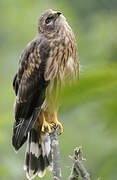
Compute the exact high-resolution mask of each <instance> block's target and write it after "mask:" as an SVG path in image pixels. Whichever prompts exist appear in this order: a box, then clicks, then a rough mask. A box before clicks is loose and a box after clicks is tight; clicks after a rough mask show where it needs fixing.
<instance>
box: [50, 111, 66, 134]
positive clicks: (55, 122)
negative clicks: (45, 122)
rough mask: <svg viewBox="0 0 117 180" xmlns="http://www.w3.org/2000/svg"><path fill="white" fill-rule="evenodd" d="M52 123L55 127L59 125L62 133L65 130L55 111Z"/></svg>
mask: <svg viewBox="0 0 117 180" xmlns="http://www.w3.org/2000/svg"><path fill="white" fill-rule="evenodd" d="M51 125H52V126H53V127H54V126H56V127H59V133H60V134H62V132H63V126H62V124H61V123H60V122H59V121H58V119H57V115H56V113H54V115H53V120H52V121H51Z"/></svg>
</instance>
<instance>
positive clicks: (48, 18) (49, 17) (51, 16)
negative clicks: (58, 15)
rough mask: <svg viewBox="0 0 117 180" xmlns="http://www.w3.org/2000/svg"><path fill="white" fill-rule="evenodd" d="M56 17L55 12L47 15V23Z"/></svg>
mask: <svg viewBox="0 0 117 180" xmlns="http://www.w3.org/2000/svg"><path fill="white" fill-rule="evenodd" d="M54 18H55V16H54V15H53V14H51V15H49V16H48V17H47V19H46V20H45V23H46V24H49V23H50V22H51V21H53V20H54Z"/></svg>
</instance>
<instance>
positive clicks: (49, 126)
mask: <svg viewBox="0 0 117 180" xmlns="http://www.w3.org/2000/svg"><path fill="white" fill-rule="evenodd" d="M42 118H43V125H42V128H41V131H42V132H43V133H44V132H48V133H49V134H50V133H51V129H52V127H53V126H52V124H50V123H48V122H47V121H46V120H45V116H44V113H42Z"/></svg>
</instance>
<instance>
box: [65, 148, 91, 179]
mask: <svg viewBox="0 0 117 180" xmlns="http://www.w3.org/2000/svg"><path fill="white" fill-rule="evenodd" d="M70 159H71V160H72V162H73V167H72V170H71V174H70V176H69V177H68V180H78V179H79V178H81V179H82V180H91V179H90V176H89V173H88V172H87V171H86V169H85V167H84V166H83V164H82V161H83V160H84V158H83V156H82V147H79V148H76V149H74V156H70Z"/></svg>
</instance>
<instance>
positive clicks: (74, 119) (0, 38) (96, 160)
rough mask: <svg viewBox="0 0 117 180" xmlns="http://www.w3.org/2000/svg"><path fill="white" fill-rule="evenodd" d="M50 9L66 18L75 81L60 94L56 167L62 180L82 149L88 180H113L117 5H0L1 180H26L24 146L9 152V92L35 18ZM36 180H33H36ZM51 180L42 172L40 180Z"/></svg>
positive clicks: (1, 0) (11, 0)
mask: <svg viewBox="0 0 117 180" xmlns="http://www.w3.org/2000/svg"><path fill="white" fill-rule="evenodd" d="M49 8H53V9H57V10H59V11H61V12H63V14H64V15H65V16H66V18H67V20H68V22H69V24H70V25H71V26H72V28H73V31H74V33H75V36H76V39H77V43H78V53H79V59H80V64H81V73H80V81H78V82H76V83H75V84H74V85H73V87H71V88H66V89H65V90H64V92H63V97H62V99H63V105H62V106H61V108H60V112H59V119H60V120H61V121H62V123H63V126H64V133H63V134H62V135H61V136H60V152H61V167H62V175H63V179H67V177H68V175H69V173H70V168H71V161H70V160H69V158H68V155H70V154H73V149H74V148H75V147H76V146H79V145H82V147H83V152H84V157H86V159H87V161H86V162H84V164H85V166H86V168H87V170H88V172H89V173H90V174H91V178H92V180H96V179H97V178H99V177H100V178H101V179H102V180H116V179H117V130H116V129H117V1H116V0H111V1H110V0H98V1H97V0H87V1H86V0H58V1H56V0H47V1H46V0H19V1H18V0H17V1H16V0H0V14H1V15H0V22H1V23H0V180H26V178H25V172H24V171H23V161H24V160H23V159H24V151H25V146H23V147H22V149H21V150H20V151H19V153H18V154H16V153H15V152H14V150H13V148H12V146H11V136H12V126H13V121H14V118H13V103H14V98H15V95H14V92H13V89H12V79H13V76H14V74H15V72H16V71H17V68H18V61H19V56H20V54H21V52H22V50H23V48H24V47H25V46H26V44H27V43H28V42H29V41H31V40H32V39H33V38H34V36H35V35H36V34H37V22H38V18H39V16H40V14H41V13H42V12H43V11H44V10H46V9H49ZM37 179H38V178H37ZM50 179H52V177H51V173H49V172H47V175H46V177H44V180H50Z"/></svg>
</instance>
